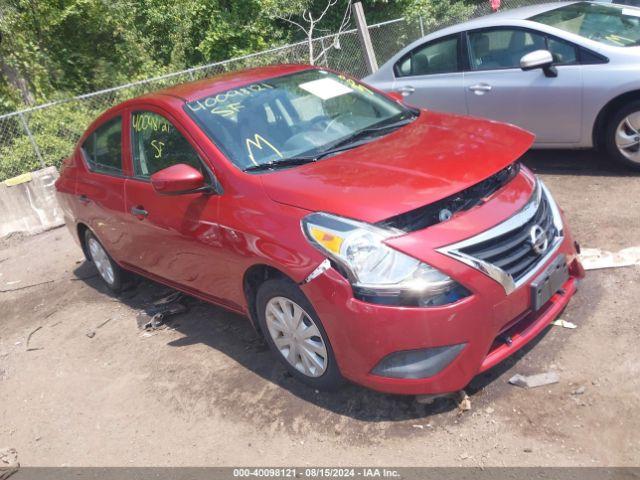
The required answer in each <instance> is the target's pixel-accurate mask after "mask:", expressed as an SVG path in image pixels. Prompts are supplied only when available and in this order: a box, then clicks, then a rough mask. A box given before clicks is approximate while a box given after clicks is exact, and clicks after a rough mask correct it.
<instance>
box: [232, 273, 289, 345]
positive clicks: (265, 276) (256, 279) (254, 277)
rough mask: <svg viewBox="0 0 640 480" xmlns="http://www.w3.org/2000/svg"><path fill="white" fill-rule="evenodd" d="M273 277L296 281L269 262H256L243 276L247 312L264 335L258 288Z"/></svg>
mask: <svg viewBox="0 0 640 480" xmlns="http://www.w3.org/2000/svg"><path fill="white" fill-rule="evenodd" d="M273 278H282V279H287V280H290V281H291V282H293V283H295V282H294V280H293V279H292V278H291V277H289V276H288V275H287V274H286V273H284V272H282V271H281V270H279V269H277V268H276V267H273V266H271V265H267V264H255V265H252V266H251V267H249V268H248V269H247V270H246V271H245V272H244V276H243V278H242V289H243V292H244V296H245V301H246V302H247V313H248V316H249V320H250V321H251V324H252V325H253V328H255V330H256V331H257V332H259V333H261V334H262V335H264V332H263V331H262V329H261V328H260V322H258V312H257V310H256V296H257V294H258V289H259V288H260V285H262V284H263V283H264V282H266V281H267V280H271V279H273Z"/></svg>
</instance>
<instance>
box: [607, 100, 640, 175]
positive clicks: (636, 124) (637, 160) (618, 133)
mask: <svg viewBox="0 0 640 480" xmlns="http://www.w3.org/2000/svg"><path fill="white" fill-rule="evenodd" d="M605 128H606V131H605V146H606V148H607V152H608V153H609V155H610V156H611V158H613V159H614V160H616V161H617V162H620V163H622V164H623V165H626V166H627V167H631V168H633V169H635V170H640V100H636V101H633V102H631V103H629V104H628V105H625V106H624V107H622V108H620V109H619V110H618V111H617V112H615V113H614V114H613V116H612V117H611V118H610V120H609V121H608V122H607V125H606V127H605ZM625 142H626V143H625ZM625 144H628V147H623V145H625Z"/></svg>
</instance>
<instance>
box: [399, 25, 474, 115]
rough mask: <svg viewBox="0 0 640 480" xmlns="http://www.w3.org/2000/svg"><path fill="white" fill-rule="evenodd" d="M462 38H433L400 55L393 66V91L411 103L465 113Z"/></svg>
mask: <svg viewBox="0 0 640 480" xmlns="http://www.w3.org/2000/svg"><path fill="white" fill-rule="evenodd" d="M462 38H463V37H462V36H461V35H460V34H455V35H451V36H448V37H444V38H440V39H437V40H433V41H431V42H428V43H426V44H424V45H421V46H419V47H417V48H415V49H414V50H412V51H411V52H409V53H408V54H407V55H405V56H404V57H402V58H401V59H400V60H399V61H398V62H397V63H396V65H395V66H394V73H395V77H396V80H395V82H394V84H393V90H394V91H397V92H400V93H402V94H403V95H404V96H405V99H406V102H407V104H410V105H415V106H418V107H422V108H429V109H432V110H438V111H445V112H453V113H464V114H466V113H467V105H466V101H465V97H464V87H463V80H464V77H463V73H462V70H463V69H462V62H461V59H462V49H461V48H462Z"/></svg>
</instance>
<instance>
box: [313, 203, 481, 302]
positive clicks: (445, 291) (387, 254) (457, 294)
mask: <svg viewBox="0 0 640 480" xmlns="http://www.w3.org/2000/svg"><path fill="white" fill-rule="evenodd" d="M302 230H303V232H304V234H305V236H306V237H307V239H308V240H309V242H311V244H312V245H313V246H314V247H316V248H317V249H318V250H320V251H321V252H322V253H323V254H325V255H327V256H328V257H329V258H330V259H331V260H332V261H333V262H334V263H335V264H337V268H338V270H340V271H341V272H343V274H344V275H345V276H346V277H347V278H348V279H349V281H350V282H351V285H352V287H353V292H354V295H355V297H356V298H358V299H359V300H362V301H365V302H370V303H378V304H383V305H398V306H415V307H430V306H438V305H446V304H449V303H453V302H455V301H457V300H459V299H461V298H464V297H466V296H468V295H469V294H470V293H469V291H468V290H466V289H465V288H464V287H463V286H462V285H460V284H459V283H457V282H456V281H455V280H453V279H451V278H450V277H448V276H447V275H445V274H444V273H442V272H440V271H439V270H437V269H435V268H433V267H432V266H430V265H427V264H426V263H423V262H421V261H420V260H418V259H416V258H413V257H410V256H408V255H405V254H404V253H402V252H400V251H398V250H395V249H393V248H391V247H389V246H388V245H386V244H385V240H387V239H389V238H391V237H393V236H397V235H398V234H401V233H402V232H397V231H394V230H387V229H383V228H380V227H376V226H374V225H370V224H367V223H363V222H357V221H355V220H350V219H347V218H343V217H338V216H336V215H331V214H327V213H312V214H310V215H308V216H306V217H305V218H304V219H303V220H302Z"/></svg>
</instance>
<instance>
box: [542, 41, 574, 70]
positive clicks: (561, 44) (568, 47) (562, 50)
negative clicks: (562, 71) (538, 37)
mask: <svg viewBox="0 0 640 480" xmlns="http://www.w3.org/2000/svg"><path fill="white" fill-rule="evenodd" d="M547 45H548V47H549V51H550V52H551V54H552V55H553V61H554V63H555V64H556V65H575V64H576V63H578V51H577V49H576V47H575V46H573V45H572V44H570V43H568V42H565V41H563V40H558V39H556V38H549V41H548V42H547Z"/></svg>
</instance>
